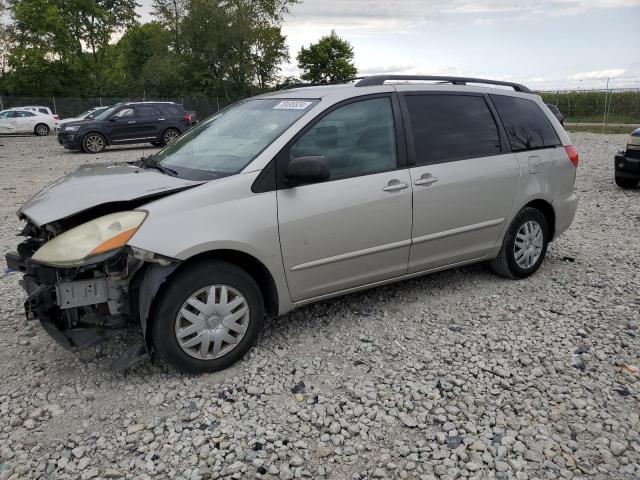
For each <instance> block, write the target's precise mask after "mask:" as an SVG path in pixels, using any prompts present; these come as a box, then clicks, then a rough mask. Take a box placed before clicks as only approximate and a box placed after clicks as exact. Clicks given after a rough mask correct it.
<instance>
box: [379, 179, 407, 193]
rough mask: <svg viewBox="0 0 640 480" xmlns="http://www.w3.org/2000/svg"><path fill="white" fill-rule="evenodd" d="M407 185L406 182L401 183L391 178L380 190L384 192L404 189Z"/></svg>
mask: <svg viewBox="0 0 640 480" xmlns="http://www.w3.org/2000/svg"><path fill="white" fill-rule="evenodd" d="M408 186H409V184H408V183H401V182H400V181H399V180H391V181H390V182H389V184H388V185H387V186H386V187H384V188H383V189H382V190H384V191H385V192H397V191H398V190H404V189H405V188H407V187H408Z"/></svg>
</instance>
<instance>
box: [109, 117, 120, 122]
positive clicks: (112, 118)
mask: <svg viewBox="0 0 640 480" xmlns="http://www.w3.org/2000/svg"><path fill="white" fill-rule="evenodd" d="M117 120H118V119H117V118H116V117H109V121H110V122H115V121H117Z"/></svg>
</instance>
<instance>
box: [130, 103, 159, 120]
mask: <svg viewBox="0 0 640 480" xmlns="http://www.w3.org/2000/svg"><path fill="white" fill-rule="evenodd" d="M136 114H137V116H138V117H143V118H148V117H159V116H160V115H162V114H161V113H160V112H159V111H158V109H157V108H156V107H154V106H152V105H137V106H136Z"/></svg>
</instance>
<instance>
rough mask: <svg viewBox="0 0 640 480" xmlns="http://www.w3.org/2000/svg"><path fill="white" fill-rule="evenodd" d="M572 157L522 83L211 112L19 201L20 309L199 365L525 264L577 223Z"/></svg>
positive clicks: (307, 99) (385, 84) (427, 87)
mask: <svg viewBox="0 0 640 480" xmlns="http://www.w3.org/2000/svg"><path fill="white" fill-rule="evenodd" d="M577 165H578V155H577V153H576V151H575V150H574V148H573V147H572V146H571V142H570V140H569V137H568V136H567V134H566V132H565V131H564V129H563V128H562V127H561V126H560V124H559V123H558V120H557V119H556V118H555V116H554V115H553V114H552V113H551V111H549V109H548V108H547V107H546V106H545V104H544V103H543V101H542V100H541V98H540V97H539V96H537V95H535V94H533V93H531V92H530V91H529V90H528V89H527V88H526V87H524V86H522V85H518V84H513V83H507V82H498V81H490V80H481V79H470V78H459V77H414V76H389V75H387V76H373V77H367V78H363V79H360V80H358V81H352V82H348V83H344V84H339V85H323V86H306V87H303V86H297V87H295V88H290V89H286V90H281V91H277V92H273V93H269V94H266V95H261V96H258V97H254V98H250V99H247V100H245V101H242V102H240V103H237V104H235V105H233V106H231V107H229V108H227V109H226V110H223V111H221V112H219V113H218V114H216V115H213V116H212V117H210V118H209V119H207V120H205V121H204V122H202V123H201V124H200V125H199V126H198V127H196V128H194V129H193V130H192V131H190V132H189V133H187V134H186V135H184V136H183V137H181V138H180V139H178V140H177V141H175V142H173V143H171V144H169V145H168V146H167V147H165V148H164V149H162V150H160V151H159V152H158V153H156V154H155V155H153V156H151V157H148V158H145V159H142V160H140V161H138V162H135V163H122V164H103V165H88V166H84V167H81V168H80V169H79V170H77V171H76V172H74V173H72V174H70V175H68V176H66V177H64V178H62V179H60V180H59V181H57V182H56V183H54V184H53V185H50V186H49V187H47V188H45V189H44V190H43V191H41V192H40V193H38V194H37V195H36V196H34V197H33V198H32V199H31V200H29V201H28V202H27V203H26V204H25V205H24V206H23V207H22V208H21V209H20V210H19V212H18V214H19V216H20V218H22V219H24V220H25V221H26V225H25V227H24V230H23V231H22V235H24V236H25V237H26V239H25V240H24V241H23V242H22V243H21V244H20V245H19V246H18V251H17V252H12V253H9V254H7V263H8V266H9V267H10V268H13V269H16V270H20V271H23V272H24V274H25V275H24V280H23V285H24V288H25V290H26V291H27V294H28V299H27V301H26V304H25V309H26V313H27V316H28V318H37V319H38V320H39V321H40V322H41V324H42V326H43V327H44V329H45V330H46V331H47V332H48V333H49V334H50V335H51V336H52V337H53V338H54V339H56V340H57V341H58V342H59V343H60V344H62V345H63V346H64V347H66V348H68V349H70V350H75V349H80V348H84V347H88V346H91V345H94V344H96V343H97V342H99V341H102V340H104V339H106V338H108V337H110V336H112V335H113V334H115V333H118V332H122V331H123V329H124V328H129V330H131V327H132V326H133V327H139V330H141V332H142V338H141V340H140V342H139V343H137V344H135V345H133V347H132V348H131V349H129V350H128V351H127V352H125V353H124V354H123V356H122V357H121V358H120V359H119V360H118V361H117V365H116V366H118V367H123V366H126V365H129V364H130V363H132V362H133V361H135V360H136V359H139V358H141V357H143V356H144V355H146V353H147V352H155V353H156V354H157V355H158V356H159V357H160V358H162V359H164V360H165V361H166V362H168V363H170V364H172V365H174V366H175V367H178V368H179V369H182V370H185V371H189V372H205V371H215V370H219V369H222V368H225V367H227V366H229V365H231V364H232V363H234V362H235V361H237V360H238V359H240V358H241V357H242V356H243V355H244V354H245V353H246V352H247V351H248V350H249V349H250V348H251V346H252V345H253V344H254V342H255V341H256V339H257V337H258V335H259V333H260V329H261V328H262V325H263V321H264V319H265V316H277V315H282V314H284V313H286V312H289V311H290V310H292V309H294V308H296V307H300V306H302V305H306V304H309V303H312V302H317V301H320V300H326V299H328V298H332V297H336V296H339V295H344V294H346V293H349V292H354V291H357V290H361V289H366V288H372V287H376V286H378V285H383V284H386V283H390V282H395V281H398V280H403V279H407V278H412V277H416V276H419V275H424V274H426V273H430V272H435V271H438V270H443V269H447V268H451V267H456V266H460V265H465V264H469V263H472V262H479V261H489V262H490V264H491V267H492V268H493V270H494V271H495V272H497V273H498V274H500V275H503V276H505V277H509V278H514V279H520V278H525V277H528V276H530V275H532V274H533V273H534V272H535V271H536V270H537V269H538V268H539V267H540V265H541V264H542V262H543V260H544V257H545V253H546V249H547V245H548V243H549V242H551V241H553V239H554V238H556V237H557V236H558V235H560V234H562V233H563V232H564V231H565V230H566V229H567V228H568V227H569V225H570V224H571V222H572V220H573V217H574V214H575V211H576V206H577V198H576V195H575V194H574V192H573V186H574V181H575V176H576V167H577Z"/></svg>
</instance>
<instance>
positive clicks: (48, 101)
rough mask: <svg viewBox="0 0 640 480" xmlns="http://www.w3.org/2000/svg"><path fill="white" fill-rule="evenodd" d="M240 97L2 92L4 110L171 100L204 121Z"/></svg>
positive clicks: (67, 113)
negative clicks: (46, 94) (54, 95)
mask: <svg viewBox="0 0 640 480" xmlns="http://www.w3.org/2000/svg"><path fill="white" fill-rule="evenodd" d="M238 100H240V98H224V97H176V98H148V97H147V98H143V97H18V96H11V95H9V96H5V95H0V110H5V109H8V108H13V107H26V106H35V105H37V106H43V107H49V108H50V109H51V111H53V112H54V113H56V114H58V115H60V118H68V117H75V116H76V115H78V114H80V113H82V112H84V111H86V110H89V109H90V108H93V107H100V106H109V105H115V104H116V103H122V102H140V101H167V102H175V103H177V104H180V105H182V106H183V107H184V108H185V109H186V110H189V111H191V110H195V112H196V113H197V115H198V119H199V120H202V119H204V118H206V117H208V116H209V115H211V114H213V113H216V112H217V111H219V110H220V109H222V108H224V107H226V106H228V105H230V104H231V103H234V102H236V101H238Z"/></svg>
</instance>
